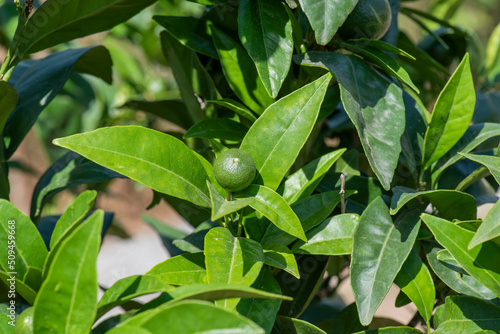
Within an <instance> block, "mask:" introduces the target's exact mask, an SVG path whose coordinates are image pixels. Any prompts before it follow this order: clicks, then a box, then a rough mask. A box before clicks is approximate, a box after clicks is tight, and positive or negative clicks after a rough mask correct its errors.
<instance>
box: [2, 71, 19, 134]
mask: <svg viewBox="0 0 500 334" xmlns="http://www.w3.org/2000/svg"><path fill="white" fill-rule="evenodd" d="M16 105H17V92H16V90H15V89H14V88H13V87H12V86H11V85H9V84H8V83H6V82H5V81H3V80H0V133H2V132H3V128H4V126H5V123H6V122H7V118H8V117H9V115H10V113H11V112H12V110H14V108H15V107H16Z"/></svg>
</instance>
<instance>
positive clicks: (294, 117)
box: [240, 74, 331, 190]
mask: <svg viewBox="0 0 500 334" xmlns="http://www.w3.org/2000/svg"><path fill="white" fill-rule="evenodd" d="M330 80H331V75H329V74H327V75H324V76H322V77H321V78H319V79H317V80H316V81H314V82H312V83H310V84H308V85H306V86H304V87H302V88H300V89H298V90H296V91H295V92H293V93H291V94H290V95H287V96H285V97H283V98H281V99H280V100H279V101H277V102H275V103H274V104H272V105H271V106H270V107H269V108H267V109H266V111H265V112H264V113H263V114H262V115H261V116H260V117H259V119H258V120H257V121H256V122H255V123H254V124H253V125H252V127H251V128H250V130H248V132H247V135H246V136H245V138H244V139H243V142H242V143H241V146H240V149H241V150H243V151H245V152H247V153H249V154H250V155H251V156H252V158H254V160H255V165H256V167H257V171H258V173H259V174H260V177H261V178H262V180H263V184H264V185H265V186H267V187H269V188H271V189H273V190H276V189H277V188H278V186H279V184H280V182H281V180H282V179H283V177H284V176H285V175H286V173H287V172H288V170H289V169H290V167H291V166H292V165H293V163H294V161H295V159H296V158H297V156H298V155H299V152H300V150H301V148H302V147H303V146H304V144H305V142H306V141H307V138H308V137H309V134H310V133H311V131H312V129H313V126H314V124H315V122H316V119H317V118H318V113H319V110H320V107H321V103H322V101H323V98H324V97H325V94H326V89H327V88H328V84H329V82H330Z"/></svg>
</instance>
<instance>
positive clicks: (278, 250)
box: [262, 243, 300, 278]
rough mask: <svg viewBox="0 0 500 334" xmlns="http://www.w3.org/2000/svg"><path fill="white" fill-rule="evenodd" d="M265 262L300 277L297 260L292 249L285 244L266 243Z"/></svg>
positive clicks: (264, 246)
mask: <svg viewBox="0 0 500 334" xmlns="http://www.w3.org/2000/svg"><path fill="white" fill-rule="evenodd" d="M262 247H263V248H264V263H265V264H267V265H268V266H271V267H274V268H279V269H283V270H284V271H286V272H287V273H290V274H292V275H293V276H295V277H297V278H300V276H299V269H298V268H297V261H296V260H295V256H294V255H293V254H292V251H290V249H288V247H287V246H285V245H283V244H277V243H273V244H264V245H263V246H262Z"/></svg>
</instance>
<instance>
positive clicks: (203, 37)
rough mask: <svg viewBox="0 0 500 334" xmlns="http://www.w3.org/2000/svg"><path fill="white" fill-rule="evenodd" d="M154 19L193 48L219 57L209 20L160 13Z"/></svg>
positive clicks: (180, 40) (216, 57)
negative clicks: (160, 14) (209, 27)
mask: <svg viewBox="0 0 500 334" xmlns="http://www.w3.org/2000/svg"><path fill="white" fill-rule="evenodd" d="M153 20H155V21H156V22H158V24H159V25H161V26H162V27H163V28H165V29H167V31H168V32H169V33H170V34H171V35H172V36H174V37H175V38H176V39H177V40H178V41H179V42H181V43H182V44H183V45H185V46H187V47H188V48H190V49H191V50H193V51H196V52H198V53H201V54H204V55H207V56H209V57H211V58H214V59H219V56H218V55H217V50H215V46H214V43H213V41H212V37H211V36H210V30H209V29H208V23H209V21H207V20H204V19H199V18H195V17H184V16H159V15H155V16H153Z"/></svg>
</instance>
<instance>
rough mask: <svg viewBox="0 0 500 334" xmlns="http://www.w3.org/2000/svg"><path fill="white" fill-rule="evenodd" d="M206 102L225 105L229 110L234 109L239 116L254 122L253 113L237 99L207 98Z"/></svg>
mask: <svg viewBox="0 0 500 334" xmlns="http://www.w3.org/2000/svg"><path fill="white" fill-rule="evenodd" d="M207 102H208V103H214V104H217V105H220V106H222V107H225V108H227V109H229V110H232V111H234V112H235V113H237V114H238V115H240V116H243V117H245V118H246V119H248V120H250V121H252V122H255V121H256V120H257V118H256V117H255V116H254V114H253V113H252V112H251V111H250V110H248V108H247V107H245V106H244V105H243V104H241V103H239V102H238V101H234V100H231V99H222V100H208V101H207Z"/></svg>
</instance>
